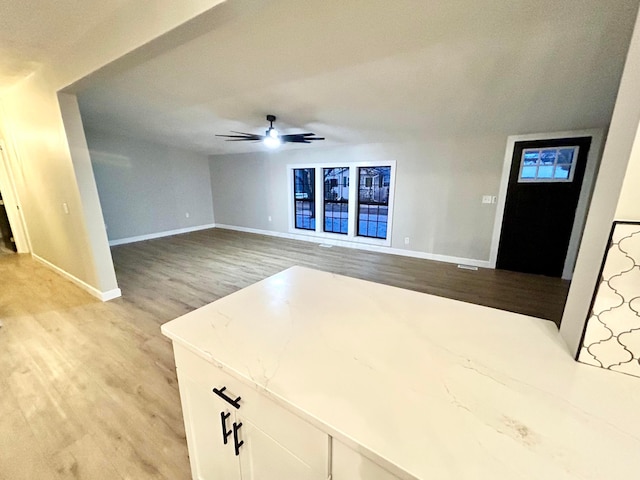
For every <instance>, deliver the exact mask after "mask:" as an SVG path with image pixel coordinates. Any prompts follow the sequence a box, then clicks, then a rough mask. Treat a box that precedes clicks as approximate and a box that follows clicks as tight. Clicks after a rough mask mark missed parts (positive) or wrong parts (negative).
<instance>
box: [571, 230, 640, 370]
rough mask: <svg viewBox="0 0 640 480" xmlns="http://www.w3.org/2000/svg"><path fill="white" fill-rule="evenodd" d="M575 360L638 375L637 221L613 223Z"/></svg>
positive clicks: (639, 252)
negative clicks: (578, 352)
mask: <svg viewBox="0 0 640 480" xmlns="http://www.w3.org/2000/svg"><path fill="white" fill-rule="evenodd" d="M578 360H579V361H580V362H582V363H588V364H589V365H595V366H597V367H602V368H606V369H609V370H615V371H618V372H623V373H628V374H630V375H635V376H636V377H640V222H615V223H614V225H613V230H612V234H611V242H610V243H609V248H608V250H607V253H606V255H605V258H604V264H603V267H602V275H601V277H600V280H599V283H598V286H597V287H596V291H595V294H594V298H593V303H592V306H591V311H590V313H589V318H588V320H587V325H586V329H585V334H584V339H583V341H582V346H581V347H580V354H579V355H578Z"/></svg>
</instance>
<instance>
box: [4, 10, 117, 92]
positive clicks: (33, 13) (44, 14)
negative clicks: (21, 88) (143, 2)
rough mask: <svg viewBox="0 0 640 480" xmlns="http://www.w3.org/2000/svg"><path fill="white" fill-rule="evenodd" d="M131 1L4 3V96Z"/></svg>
mask: <svg viewBox="0 0 640 480" xmlns="http://www.w3.org/2000/svg"><path fill="white" fill-rule="evenodd" d="M125 1H128V0H108V1H105V0H55V1H54V0H0V92H2V91H4V90H6V89H7V88H9V87H10V86H11V85H13V84H15V83H16V82H17V81H19V80H21V79H22V78H24V77H26V76H28V75H29V74H31V73H32V72H33V71H35V70H37V69H38V68H39V67H40V66H41V65H42V64H43V63H46V62H47V60H49V59H51V58H52V57H54V56H55V55H56V54H57V53H58V52H59V51H60V50H62V49H63V48H65V47H66V46H68V45H71V44H73V43H74V42H76V41H77V40H78V39H79V38H80V37H82V35H83V34H84V33H85V32H87V31H88V30H89V29H91V28H92V27H93V26H95V25H97V24H98V23H99V22H100V21H101V20H103V19H104V18H106V17H107V16H109V15H110V14H112V13H113V12H114V11H115V10H116V9H117V8H118V7H119V6H120V5H121V4H122V3H124V2H125Z"/></svg>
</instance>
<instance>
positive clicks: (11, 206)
mask: <svg viewBox="0 0 640 480" xmlns="http://www.w3.org/2000/svg"><path fill="white" fill-rule="evenodd" d="M0 190H1V191H2V198H3V200H4V204H5V207H6V210H7V217H9V225H11V233H12V234H13V240H14V242H15V244H16V248H17V250H18V252H17V253H29V252H30V251H31V242H30V240H29V236H28V234H27V229H26V228H25V225H26V224H25V221H24V214H23V211H22V205H21V204H20V199H19V197H18V192H17V189H16V184H15V180H14V176H13V171H12V170H11V163H10V162H9V155H8V153H7V147H6V146H5V143H4V141H3V140H2V139H0Z"/></svg>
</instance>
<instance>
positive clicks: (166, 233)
mask: <svg viewBox="0 0 640 480" xmlns="http://www.w3.org/2000/svg"><path fill="white" fill-rule="evenodd" d="M215 226H216V224H215V223H210V224H207V225H197V226H195V227H187V228H178V229H177V230H166V231H164V232H156V233H149V234H147V235H139V236H137V237H128V238H119V239H117V240H109V245H110V246H111V247H115V246H116V245H124V244H126V243H135V242H142V241H144V240H153V239H154V238H161V237H170V236H172V235H180V234H181V233H189V232H197V231H198V230H207V229H209V228H215Z"/></svg>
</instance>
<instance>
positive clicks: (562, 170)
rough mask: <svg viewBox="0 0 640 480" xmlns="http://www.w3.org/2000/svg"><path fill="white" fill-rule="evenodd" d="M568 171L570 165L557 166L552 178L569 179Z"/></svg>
mask: <svg viewBox="0 0 640 480" xmlns="http://www.w3.org/2000/svg"><path fill="white" fill-rule="evenodd" d="M570 171H571V165H557V166H556V172H555V174H554V176H553V178H557V179H563V180H566V179H568V178H569V172H570Z"/></svg>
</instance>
